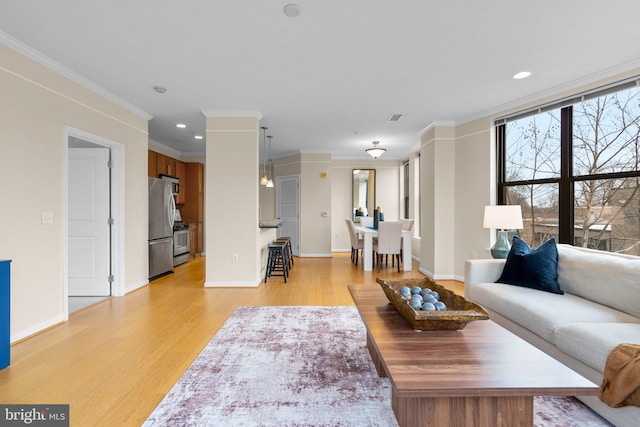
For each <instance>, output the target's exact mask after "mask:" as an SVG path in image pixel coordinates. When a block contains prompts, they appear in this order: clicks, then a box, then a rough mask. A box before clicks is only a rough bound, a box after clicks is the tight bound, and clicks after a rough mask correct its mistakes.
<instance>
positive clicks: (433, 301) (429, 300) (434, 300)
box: [424, 295, 438, 304]
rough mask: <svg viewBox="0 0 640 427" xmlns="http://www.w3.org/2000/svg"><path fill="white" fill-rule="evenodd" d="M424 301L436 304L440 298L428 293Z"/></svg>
mask: <svg viewBox="0 0 640 427" xmlns="http://www.w3.org/2000/svg"><path fill="white" fill-rule="evenodd" d="M424 302H430V303H431V304H435V303H436V302H438V300H437V299H436V298H435V297H434V296H433V295H427V296H426V297H424Z"/></svg>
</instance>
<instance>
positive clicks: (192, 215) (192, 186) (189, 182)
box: [180, 162, 204, 255]
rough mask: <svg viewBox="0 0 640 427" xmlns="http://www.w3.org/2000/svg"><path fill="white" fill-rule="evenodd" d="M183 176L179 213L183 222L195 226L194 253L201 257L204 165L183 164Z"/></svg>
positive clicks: (202, 247)
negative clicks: (182, 199) (183, 198)
mask: <svg viewBox="0 0 640 427" xmlns="http://www.w3.org/2000/svg"><path fill="white" fill-rule="evenodd" d="M185 175H186V177H185V181H186V183H185V185H184V186H183V189H184V191H185V202H184V205H182V209H180V213H181V214H182V220H183V221H187V222H190V223H194V224H195V225H196V233H195V237H194V240H195V253H196V255H201V254H202V252H203V250H204V165H203V164H202V163H191V162H188V163H185ZM181 191H182V190H181Z"/></svg>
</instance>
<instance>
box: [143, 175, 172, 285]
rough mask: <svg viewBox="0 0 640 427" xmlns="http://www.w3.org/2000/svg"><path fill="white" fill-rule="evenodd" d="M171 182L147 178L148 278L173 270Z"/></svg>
mask: <svg viewBox="0 0 640 427" xmlns="http://www.w3.org/2000/svg"><path fill="white" fill-rule="evenodd" d="M171 190H172V189H171V183H170V182H169V181H166V180H162V179H158V178H149V279H154V278H156V277H160V276H163V275H165V274H168V273H171V272H173V221H174V215H175V212H176V203H175V201H174V200H173V192H172V191H171Z"/></svg>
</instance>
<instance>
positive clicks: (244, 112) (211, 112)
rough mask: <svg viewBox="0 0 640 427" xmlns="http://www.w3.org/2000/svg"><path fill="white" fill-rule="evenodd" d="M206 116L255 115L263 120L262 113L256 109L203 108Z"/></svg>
mask: <svg viewBox="0 0 640 427" xmlns="http://www.w3.org/2000/svg"><path fill="white" fill-rule="evenodd" d="M202 114H204V116H205V117H255V118H256V119H258V120H262V113H261V112H260V111H255V110H202Z"/></svg>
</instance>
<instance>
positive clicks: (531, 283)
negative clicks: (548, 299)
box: [497, 236, 564, 294]
mask: <svg viewBox="0 0 640 427" xmlns="http://www.w3.org/2000/svg"><path fill="white" fill-rule="evenodd" d="M557 267H558V250H557V249H556V241H555V239H553V238H551V239H549V240H547V241H546V242H544V243H543V244H541V245H540V246H538V247H537V248H536V249H535V250H531V248H530V247H529V245H527V244H526V243H525V241H524V240H522V239H520V238H519V237H518V236H514V237H513V245H512V246H511V250H510V251H509V255H508V256H507V262H506V263H505V265H504V270H502V274H501V275H500V278H499V279H498V280H497V282H498V283H505V284H507V285H515V286H523V287H525V288H531V289H538V290H540V291H547V292H553V293H555V294H562V293H564V292H562V290H560V285H559V284H558V281H557V275H558V274H557Z"/></svg>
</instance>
